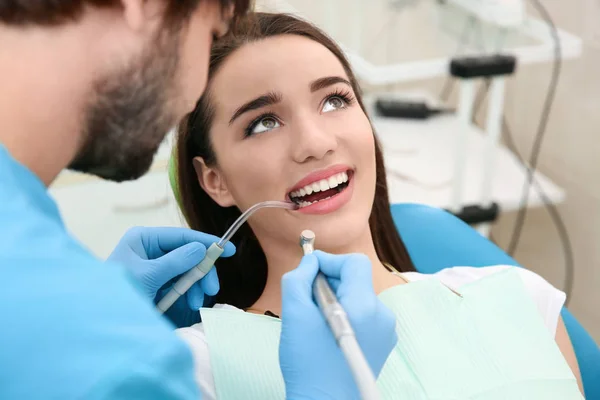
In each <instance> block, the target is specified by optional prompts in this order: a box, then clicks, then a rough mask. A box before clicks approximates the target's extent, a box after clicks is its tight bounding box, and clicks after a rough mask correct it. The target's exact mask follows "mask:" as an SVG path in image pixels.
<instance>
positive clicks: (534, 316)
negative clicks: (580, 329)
mask: <svg viewBox="0 0 600 400" xmlns="http://www.w3.org/2000/svg"><path fill="white" fill-rule="evenodd" d="M458 291H459V292H460V295H458V294H456V293H454V292H453V291H451V290H450V289H448V288H447V287H445V286H444V285H443V284H442V283H440V282H439V281H438V280H436V279H426V280H422V281H417V282H411V283H408V284H405V285H399V286H395V287H393V288H390V289H388V290H386V291H385V292H383V293H381V294H380V296H379V297H380V299H381V300H382V301H383V302H384V303H385V304H386V305H387V306H388V307H389V308H390V309H391V310H392V311H393V312H394V313H395V315H396V318H397V321H398V324H397V333H398V345H397V346H396V348H395V349H394V351H393V352H392V354H391V355H390V357H389V358H388V361H387V362H386V364H385V366H384V368H383V370H382V372H381V374H380V376H379V379H378V382H377V384H378V387H379V390H380V393H381V397H382V399H398V398H401V399H406V400H421V399H423V400H424V399H440V400H442V399H443V400H451V399H461V400H462V399H472V400H500V399H503V400H504V399H506V400H519V399H523V400H525V399H527V400H532V399H540V400H541V399H543V400H571V399H583V396H582V395H581V393H580V392H579V389H578V386H577V381H576V379H575V377H574V375H573V374H572V372H571V370H570V368H569V366H568V365H567V363H566V361H565V359H564V358H563V356H562V354H561V352H560V350H559V348H558V346H557V345H556V343H555V341H554V338H553V335H551V334H550V332H548V329H547V328H546V326H545V325H544V321H543V319H542V317H541V315H540V314H539V312H538V310H537V308H536V306H535V304H534V302H533V300H532V299H531V298H530V297H529V295H528V294H527V292H526V290H525V287H524V285H523V283H522V281H521V278H520V277H519V275H518V271H516V270H515V269H511V270H507V271H502V272H499V273H496V274H494V275H491V276H488V277H485V278H482V279H480V280H478V281H476V282H473V283H471V284H468V285H465V286H463V287H461V288H460V289H459V290H458ZM461 296H462V297H461ZM201 312H202V320H203V324H204V330H205V333H206V338H207V341H208V347H209V352H210V360H211V367H212V371H213V375H214V381H215V385H216V393H217V397H218V398H219V399H220V400H221V399H223V400H229V399H232V400H233V399H242V398H243V399H248V400H251V399H256V400H267V399H284V398H285V389H284V384H283V378H282V376H281V372H280V369H279V365H278V346H279V335H280V329H281V324H280V321H279V320H278V319H276V318H271V317H267V316H261V315H255V314H250V313H244V312H241V311H238V310H222V309H203V310H202V311H201Z"/></svg>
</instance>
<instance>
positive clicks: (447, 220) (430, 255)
mask: <svg viewBox="0 0 600 400" xmlns="http://www.w3.org/2000/svg"><path fill="white" fill-rule="evenodd" d="M391 209H392V217H393V219H394V222H395V224H396V227H397V229H398V232H400V234H401V236H402V240H403V241H404V243H405V244H406V247H407V250H408V253H409V254H410V257H411V259H412V261H413V263H414V264H415V267H416V268H417V270H418V271H419V272H421V273H426V274H432V273H435V272H437V271H439V270H441V269H444V268H448V267H454V266H470V267H483V266H489V265H514V266H519V267H520V265H519V264H517V262H516V261H515V260H514V259H513V258H512V257H510V256H509V255H507V254H506V253H505V252H504V251H502V249H500V248H499V247H497V246H496V245H494V244H493V243H492V242H490V241H489V240H487V239H486V238H485V237H483V236H481V235H480V234H479V233H478V232H477V231H476V230H474V229H472V228H471V227H470V226H469V225H467V224H466V223H464V222H463V221H461V220H460V219H458V218H456V217H455V216H454V215H452V214H450V213H448V212H446V211H443V210H441V209H437V208H433V207H429V206H424V205H419V204H394V205H392V208H391ZM562 317H563V320H564V322H565V325H566V327H567V331H568V332H569V337H570V338H571V341H572V343H573V348H574V349H575V355H576V356H577V362H578V363H579V369H580V370H581V379H582V382H583V389H584V391H585V397H586V399H590V400H592V399H600V349H599V348H598V345H597V344H596V343H595V342H594V340H593V339H592V338H591V336H590V335H589V334H588V333H587V332H586V331H585V329H584V328H583V327H582V326H581V325H580V324H579V322H577V320H576V319H575V317H573V316H572V315H571V313H570V312H569V311H568V310H567V309H566V308H564V309H563V311H562Z"/></svg>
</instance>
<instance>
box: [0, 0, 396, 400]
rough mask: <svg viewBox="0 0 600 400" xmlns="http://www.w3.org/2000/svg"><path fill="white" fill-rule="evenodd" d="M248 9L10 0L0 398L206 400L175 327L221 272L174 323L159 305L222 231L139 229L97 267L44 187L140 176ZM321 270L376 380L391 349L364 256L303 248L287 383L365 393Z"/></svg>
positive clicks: (167, 2)
mask: <svg viewBox="0 0 600 400" xmlns="http://www.w3.org/2000/svg"><path fill="white" fill-rule="evenodd" d="M248 2H249V1H248V0H35V1H32V0H0V121H1V122H2V126H1V127H0V278H1V280H0V282H1V286H0V327H1V329H0V339H1V343H2V344H1V346H0V398H2V399H37V398H43V399H74V398H77V399H80V398H85V399H132V398H143V399H198V398H199V397H200V394H199V390H198V389H197V388H196V386H195V383H194V376H193V368H194V367H193V364H192V357H191V354H190V351H189V350H188V348H187V347H186V346H185V344H184V343H183V342H182V341H180V340H179V339H178V338H177V336H176V335H175V333H174V332H173V325H175V326H185V325H189V324H191V323H194V322H196V321H197V319H198V312H197V309H198V306H199V305H201V304H202V299H203V297H204V294H205V293H207V294H211V295H213V294H215V293H216V292H217V291H218V290H219V284H218V277H217V275H216V271H215V270H213V271H212V272H211V273H210V274H208V275H207V276H206V277H205V279H203V280H202V281H201V282H199V283H198V284H197V285H196V286H195V287H194V288H192V290H190V292H189V294H188V295H187V296H186V297H184V298H181V299H180V300H179V303H177V304H176V305H175V306H174V307H172V309H171V310H170V314H169V315H168V316H167V317H168V318H169V319H170V321H169V320H167V319H166V318H164V317H162V316H161V315H159V314H158V313H157V312H156V311H155V309H154V303H156V302H157V300H158V299H160V297H161V296H162V294H164V292H165V291H166V290H167V289H168V282H170V281H171V280H172V279H173V278H174V277H176V276H177V275H180V274H182V273H184V272H185V271H187V270H189V269H190V268H192V267H194V266H195V265H196V264H197V263H198V262H199V261H200V260H201V259H202V258H203V257H204V254H205V251H206V247H207V246H209V245H210V244H211V243H213V242H214V241H216V240H217V238H215V237H213V236H210V235H206V234H203V233H200V232H194V231H190V230H186V229H177V228H169V229H167V228H135V229H132V230H131V231H130V232H128V233H127V234H126V235H125V236H124V237H123V239H122V240H121V242H120V243H119V244H118V245H117V248H116V249H115V250H114V252H113V253H112V255H111V256H110V257H109V259H108V260H107V261H106V262H102V261H100V260H98V259H96V258H95V257H94V256H93V255H91V254H90V253H89V252H88V251H87V250H86V249H85V248H84V247H83V246H82V245H81V244H80V243H78V242H77V241H76V240H75V239H73V238H72V237H71V236H70V235H69V234H68V232H67V231H66V228H65V226H64V224H63V222H62V220H61V217H60V215H59V212H58V209H57V207H56V204H55V203H54V201H53V200H52V198H51V197H50V196H49V194H48V192H47V187H48V186H49V185H51V184H52V182H53V181H54V180H55V178H56V177H57V175H58V174H59V173H60V171H61V170H63V169H64V168H70V169H73V170H76V171H81V172H86V173H90V174H93V175H96V176H98V177H101V178H104V179H109V180H113V181H124V180H130V179H136V178H138V177H140V176H141V175H143V174H144V173H145V172H146V171H147V170H148V169H149V167H150V165H151V162H152V159H153V156H154V153H155V152H156V151H157V149H158V147H159V144H160V143H161V142H162V141H163V139H164V136H165V132H167V131H168V130H169V129H170V128H171V127H172V126H173V125H174V124H176V123H177V121H178V120H179V119H180V118H181V117H182V116H183V115H184V114H185V113H186V112H187V111H188V110H190V109H192V107H193V105H194V103H195V101H196V100H197V99H198V98H199V97H200V95H201V93H202V92H203V90H204V89H205V86H206V79H207V76H206V74H207V69H208V56H209V48H210V45H211V41H212V40H213V38H217V37H219V36H221V35H224V34H225V33H226V32H227V30H228V26H229V24H230V23H235V16H236V15H239V14H242V13H244V12H245V11H246V9H247V8H248V7H249V5H248ZM234 252H235V248H234V247H233V246H232V245H229V246H228V247H227V248H226V249H225V253H224V255H225V256H230V255H232V254H233V253H234ZM319 269H320V270H322V271H323V272H324V273H325V274H326V275H328V277H329V278H330V279H331V280H333V281H338V282H337V284H336V285H334V286H335V287H337V288H338V289H337V290H338V295H339V297H340V302H341V303H342V305H344V306H345V308H346V311H347V312H348V315H349V317H350V321H351V323H352V324H353V325H354V329H355V331H356V332H357V335H358V340H359V343H360V344H361V346H362V347H363V350H364V352H365V355H366V356H367V359H368V361H369V363H370V365H371V368H372V369H373V371H374V372H375V373H376V374H378V373H379V371H380V370H381V368H382V366H383V363H384V362H385V360H386V358H387V356H388V354H389V353H390V351H391V350H392V348H393V347H394V344H395V342H396V336H395V332H394V317H393V315H391V313H390V312H389V311H388V310H387V309H386V308H385V307H383V306H382V304H381V303H380V302H379V301H378V300H377V298H376V296H375V293H374V291H373V287H372V283H371V281H370V274H369V273H365V271H370V267H369V265H368V261H367V260H365V259H364V258H362V257H359V256H354V255H345V256H335V257H324V258H323V257H319V255H318V254H317V255H311V256H307V257H305V258H304V259H303V260H302V262H301V264H300V266H299V267H298V268H297V269H296V270H294V271H292V272H290V273H289V274H288V275H286V276H285V277H284V282H283V285H282V296H283V298H282V305H283V312H282V334H281V347H280V365H281V370H282V373H283V376H284V380H285V384H286V392H287V395H288V398H289V399H349V398H357V397H358V393H357V391H356V387H355V385H354V384H353V382H352V380H351V376H350V374H349V373H347V367H346V366H345V365H344V363H343V358H342V357H340V353H339V349H338V348H337V346H336V345H335V342H334V341H333V340H331V336H330V335H331V334H330V332H329V330H328V329H327V326H326V324H325V321H324V319H323V318H322V316H321V314H320V313H319V311H318V309H317V307H316V306H315V304H314V301H313V299H312V295H311V285H312V282H313V280H314V278H315V276H316V274H317V272H318V270H319ZM190 305H193V309H191V308H190Z"/></svg>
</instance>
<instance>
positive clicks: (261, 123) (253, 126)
mask: <svg viewBox="0 0 600 400" xmlns="http://www.w3.org/2000/svg"><path fill="white" fill-rule="evenodd" d="M280 126H281V123H280V122H279V119H277V116H276V115H275V114H273V113H267V114H261V115H260V116H258V117H257V118H255V119H254V120H253V121H252V122H250V125H248V127H247V128H246V129H245V131H244V136H245V137H248V136H252V135H254V134H257V133H263V132H268V131H270V130H273V129H275V128H279V127H280Z"/></svg>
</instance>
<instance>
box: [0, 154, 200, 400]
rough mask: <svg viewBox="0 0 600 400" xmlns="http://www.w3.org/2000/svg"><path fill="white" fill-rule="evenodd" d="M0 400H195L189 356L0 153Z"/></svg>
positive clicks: (131, 287)
mask: <svg viewBox="0 0 600 400" xmlns="http://www.w3.org/2000/svg"><path fill="white" fill-rule="evenodd" d="M0 274H1V275H0V399H28V400H31V399H61V400H62V399H117V400H118V399H195V400H196V399H199V398H200V393H199V390H198V388H197V386H196V384H195V382H194V376H193V359H192V355H191V351H190V350H189V349H188V348H187V346H186V345H185V344H184V343H183V342H182V341H181V340H179V339H178V337H177V336H176V334H175V333H174V330H173V326H171V325H170V323H169V322H167V321H166V320H165V319H164V318H162V317H161V316H160V315H159V314H158V313H156V312H155V310H154V307H153V305H152V304H151V302H150V301H149V300H147V299H146V298H145V297H144V296H143V295H142V293H141V291H140V290H139V289H138V288H137V287H135V283H134V282H133V281H132V280H131V279H130V278H129V276H128V275H127V273H126V271H124V270H123V269H122V268H121V267H120V266H118V265H112V264H108V263H104V262H102V261H100V260H98V259H97V258H95V257H94V256H93V255H91V254H90V253H89V252H88V251H87V250H86V249H85V248H84V247H83V246H82V245H81V244H80V243H78V242H77V241H76V240H74V239H73V238H72V237H71V236H70V235H69V234H68V233H67V231H66V230H65V227H64V225H63V222H62V220H61V217H60V215H59V211H58V209H57V207H56V204H55V202H54V201H53V200H52V199H51V197H50V196H49V195H48V192H47V189H46V187H45V186H44V185H43V183H42V182H41V181H40V180H39V179H38V178H37V177H36V176H35V175H34V174H33V173H31V172H30V171H29V170H28V169H26V168H25V167H23V166H22V165H20V164H18V163H17V162H16V161H15V160H14V159H13V158H12V157H11V156H10V155H9V154H8V152H7V151H6V149H5V148H4V147H2V146H1V145H0Z"/></svg>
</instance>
